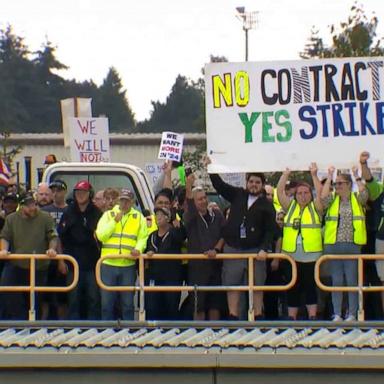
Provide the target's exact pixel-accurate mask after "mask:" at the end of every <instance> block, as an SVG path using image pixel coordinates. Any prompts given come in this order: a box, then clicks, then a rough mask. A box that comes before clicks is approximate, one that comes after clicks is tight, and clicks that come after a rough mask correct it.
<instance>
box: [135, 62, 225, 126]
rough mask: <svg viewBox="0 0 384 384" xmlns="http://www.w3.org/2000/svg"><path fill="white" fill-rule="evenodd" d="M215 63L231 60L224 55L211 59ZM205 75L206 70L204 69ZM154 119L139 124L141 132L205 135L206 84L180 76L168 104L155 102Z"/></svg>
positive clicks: (200, 80) (152, 117)
mask: <svg viewBox="0 0 384 384" xmlns="http://www.w3.org/2000/svg"><path fill="white" fill-rule="evenodd" d="M210 61H211V63H217V62H225V61H228V60H227V59H226V58H225V57H224V56H213V55H211V56H210ZM201 72H202V74H203V75H204V68H202V70H201ZM152 108H153V111H152V113H151V117H150V118H149V119H148V120H145V121H143V122H141V123H138V124H137V130H138V131H139V132H164V131H171V132H194V133H203V132H205V84H204V78H203V77H201V78H199V79H197V81H192V80H189V79H187V78H186V77H185V76H182V75H178V76H177V78H176V81H175V84H174V85H173V87H172V90H171V93H170V95H169V96H168V97H167V100H166V102H165V103H161V102H159V101H152Z"/></svg>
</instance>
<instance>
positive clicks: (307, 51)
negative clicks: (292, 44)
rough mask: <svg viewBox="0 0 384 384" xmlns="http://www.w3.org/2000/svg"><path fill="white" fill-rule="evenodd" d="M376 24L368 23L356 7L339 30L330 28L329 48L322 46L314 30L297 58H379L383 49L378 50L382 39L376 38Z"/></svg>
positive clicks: (361, 8)
mask: <svg viewBox="0 0 384 384" xmlns="http://www.w3.org/2000/svg"><path fill="white" fill-rule="evenodd" d="M377 24H378V18H377V17H376V16H372V17H371V18H370V19H368V17H367V16H366V14H365V12H364V9H363V7H362V6H359V5H358V4H357V3H355V5H353V6H352V8H351V10H350V15H349V17H348V19H347V21H344V22H341V23H340V26H339V27H337V26H335V25H331V27H330V33H331V37H332V45H331V46H330V47H327V46H326V45H325V44H324V42H323V39H322V38H321V37H320V36H319V32H318V31H317V30H316V29H315V28H313V29H312V31H311V36H310V38H309V40H308V43H307V44H306V45H305V47H304V51H303V52H302V53H301V54H300V56H301V57H302V58H303V59H310V58H331V57H362V56H381V55H383V54H384V48H383V47H382V46H381V43H382V38H380V39H378V38H377V35H376V29H377Z"/></svg>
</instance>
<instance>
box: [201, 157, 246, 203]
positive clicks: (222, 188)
mask: <svg viewBox="0 0 384 384" xmlns="http://www.w3.org/2000/svg"><path fill="white" fill-rule="evenodd" d="M208 164H211V159H210V158H209V156H206V157H205V159H204V165H205V166H208ZM209 178H210V179H211V182H212V185H213V188H215V190H216V192H217V193H218V194H219V195H221V196H223V197H224V199H225V200H227V201H229V202H230V203H232V201H233V200H234V199H235V197H236V195H237V193H238V191H239V188H237V187H234V186H233V185H230V184H227V183H226V182H224V181H223V179H222V178H221V177H220V176H219V175H218V174H217V173H210V174H209Z"/></svg>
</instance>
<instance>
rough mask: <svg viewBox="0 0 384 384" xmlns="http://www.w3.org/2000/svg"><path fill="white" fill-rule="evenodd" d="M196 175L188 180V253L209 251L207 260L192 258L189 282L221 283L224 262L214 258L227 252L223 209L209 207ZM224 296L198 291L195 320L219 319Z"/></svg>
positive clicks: (199, 283) (185, 221)
mask: <svg viewBox="0 0 384 384" xmlns="http://www.w3.org/2000/svg"><path fill="white" fill-rule="evenodd" d="M194 182H195V176H194V174H190V175H189V176H187V179H186V197H187V210H186V212H185V213H184V217H183V220H184V225H185V228H186V230H187V237H188V242H187V248H188V253H205V254H206V255H207V257H208V259H207V260H189V262H188V285H202V286H208V285H217V286H220V285H221V269H222V262H221V261H220V260H214V258H215V256H216V254H217V253H221V252H222V251H223V246H224V240H223V239H222V236H221V233H222V229H223V227H224V224H225V219H224V216H223V215H222V213H221V212H220V211H217V210H213V209H212V210H208V199H207V195H206V193H205V191H204V190H203V189H201V188H198V187H197V188H195V189H193V184H194ZM222 302H223V300H222V295H221V293H219V292H203V291H200V292H198V293H197V308H196V311H195V313H194V319H195V320H206V319H207V320H219V319H220V312H221V311H222V309H223V304H222Z"/></svg>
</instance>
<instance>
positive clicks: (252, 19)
mask: <svg viewBox="0 0 384 384" xmlns="http://www.w3.org/2000/svg"><path fill="white" fill-rule="evenodd" d="M236 11H237V15H236V17H237V18H238V19H239V20H240V21H242V22H243V31H244V32H245V61H248V31H249V30H250V29H256V27H257V25H258V19H257V15H258V13H259V12H245V7H237V8H236Z"/></svg>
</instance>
